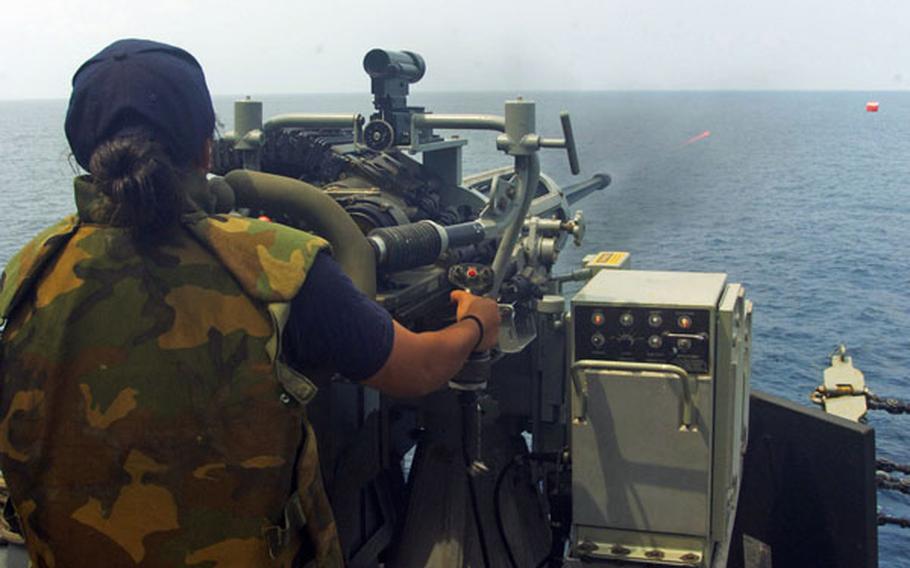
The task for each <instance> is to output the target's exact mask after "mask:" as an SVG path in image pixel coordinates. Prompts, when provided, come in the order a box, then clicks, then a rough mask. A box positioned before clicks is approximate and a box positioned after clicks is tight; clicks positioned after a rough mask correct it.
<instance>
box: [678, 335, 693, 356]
mask: <svg viewBox="0 0 910 568" xmlns="http://www.w3.org/2000/svg"><path fill="white" fill-rule="evenodd" d="M676 348H677V349H679V351H680V352H681V353H685V352H686V351H688V350H689V349H692V340H691V339H689V338H687V337H682V338H680V339H677V340H676Z"/></svg>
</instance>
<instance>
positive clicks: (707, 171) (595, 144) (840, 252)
mask: <svg viewBox="0 0 910 568" xmlns="http://www.w3.org/2000/svg"><path fill="white" fill-rule="evenodd" d="M516 94H517V93H429V94H428V93H419V92H418V93H415V94H414V95H413V96H412V97H411V101H410V102H411V104H415V105H425V106H427V107H428V108H430V109H432V110H435V111H437V112H446V113H449V112H474V113H501V111H502V103H503V101H504V100H505V99H507V98H510V97H511V96H513V95H516ZM522 94H523V95H524V96H525V98H526V99H533V100H536V101H537V103H538V108H537V110H538V114H537V117H538V118H537V124H538V130H539V131H540V132H541V133H542V134H545V135H551V136H552V135H559V134H560V130H559V121H558V111H559V110H562V109H566V110H569V111H571V113H572V119H573V124H574V127H575V134H576V139H577V144H578V149H579V155H580V159H581V164H582V169H583V173H584V174H585V175H590V174H592V173H595V172H607V173H609V174H610V175H611V176H612V177H613V184H612V185H611V186H610V187H609V188H607V189H606V190H604V191H602V192H599V193H597V194H594V195H592V196H590V197H589V198H587V199H586V200H585V201H583V202H581V203H580V204H579V207H580V208H582V209H583V210H584V212H585V215H586V219H587V221H588V228H587V236H586V239H585V244H584V245H583V247H581V248H580V249H575V248H573V247H571V246H570V247H568V248H567V249H566V250H564V251H563V254H562V256H561V259H560V269H561V270H563V269H564V270H568V269H570V268H574V267H576V266H577V265H578V263H579V262H580V260H581V257H582V256H583V255H584V254H587V253H591V252H595V251H598V250H626V251H629V252H631V253H632V262H633V267H635V268H639V269H667V270H693V271H719V272H726V273H727V274H729V276H730V280H731V281H737V282H742V283H743V284H744V285H745V286H746V289H747V294H748V296H749V297H750V298H751V299H752V300H753V302H754V303H755V315H754V340H753V343H754V352H753V358H752V367H753V374H752V380H753V385H754V387H756V388H758V389H761V390H765V391H768V392H773V393H775V394H778V395H781V396H784V397H787V398H790V399H792V400H796V401H800V402H802V403H805V404H809V403H808V395H809V393H810V392H811V391H812V390H813V388H814V387H815V386H816V385H818V384H819V383H820V382H821V373H822V370H823V369H824V368H825V367H826V366H827V363H828V354H829V353H830V352H831V351H832V349H833V348H834V347H835V346H836V345H837V344H838V343H841V342H843V343H845V344H846V345H847V346H848V348H849V350H850V352H851V354H852V355H853V357H854V362H855V364H856V366H857V367H859V368H860V369H861V370H862V371H863V372H864V373H865V374H866V379H867V382H868V383H869V384H870V386H871V388H872V389H873V390H874V391H875V392H876V393H878V394H886V395H889V396H897V397H904V398H910V383H908V379H910V335H908V330H910V309H908V302H910V262H908V254H907V251H906V247H907V246H908V242H910V93H875V94H871V93H808V92H807V93H803V92H800V93H768V92H761V93H750V92H718V93H710V92H707V93H688V92H687V93H648V92H628V93H573V92H548V93H522ZM258 98H260V100H263V101H264V103H265V116H266V117H268V116H271V115H274V114H279V113H283V112H291V111H306V112H361V113H364V114H367V113H369V111H370V110H371V107H370V97H369V95H368V94H363V95H333V96H326V95H320V96H263V97H258ZM869 98H875V99H876V100H879V101H880V102H881V111H880V112H879V113H877V114H872V113H866V112H865V110H864V104H865V102H866V101H867V100H868V99H869ZM232 100H233V97H219V98H217V99H216V107H217V110H218V114H219V119H220V121H221V122H222V123H223V124H222V128H223V129H224V130H229V129H230V128H231V126H232V124H231V123H232V116H231V112H232V111H231V101H232ZM64 112H65V101H28V102H19V101H17V102H4V101H0V133H2V137H0V212H2V213H0V215H2V219H3V230H2V232H0V264H5V263H6V262H7V261H8V260H9V258H10V256H11V255H12V254H14V253H15V251H16V250H17V249H18V248H19V247H21V246H22V245H23V244H24V243H25V242H26V241H27V240H28V239H29V238H30V237H31V236H33V235H34V234H35V233H36V232H37V231H38V230H39V229H41V228H42V227H44V226H46V225H48V224H49V223H51V222H53V221H54V220H56V219H58V218H59V217H61V216H62V215H64V214H66V213H69V212H70V211H72V209H73V206H72V197H71V187H72V185H71V178H72V175H73V171H74V170H73V166H72V165H71V163H70V160H69V159H68V148H67V145H66V140H65V138H64V136H63V128H62V124H63V116H64ZM706 131H709V132H710V136H707V137H704V138H703V139H701V140H699V141H696V142H692V143H688V144H687V143H686V141H687V140H689V139H690V138H691V137H693V136H696V135H699V134H701V133H703V132H706ZM461 134H462V135H463V136H464V137H466V138H468V139H469V140H470V144H469V145H468V147H467V149H466V151H465V173H466V174H467V173H473V172H476V171H480V170H484V169H488V168H490V167H495V166H498V165H504V164H507V163H509V162H508V160H507V159H506V157H505V156H503V155H501V154H499V153H498V152H496V150H495V140H494V136H493V135H492V134H489V133H479V134H478V133H461ZM541 160H542V164H543V171H544V172H546V173H548V174H550V175H552V176H553V177H554V178H555V179H557V180H558V181H561V182H570V181H572V179H571V176H570V175H569V172H568V165H567V161H566V158H565V154H564V152H561V151H555V150H549V151H544V152H543V153H542V156H541ZM870 423H871V424H872V425H874V426H875V428H876V436H877V444H878V452H879V455H881V456H883V457H887V458H890V459H892V460H895V461H898V462H903V463H907V462H910V444H908V440H910V434H908V432H910V428H908V426H910V417H908V418H903V417H900V416H898V417H892V416H890V415H886V414H880V413H874V414H872V415H871V419H870ZM908 503H910V501H908V498H907V497H906V496H903V495H895V494H890V493H880V494H879V506H880V507H881V509H882V510H883V511H886V512H889V513H891V514H897V515H901V516H905V517H910V506H908ZM908 539H910V531H902V530H901V529H898V528H891V527H884V528H882V529H881V530H880V556H881V566H893V567H896V566H900V565H904V564H902V562H904V560H903V558H902V557H903V556H904V553H905V551H906V550H907V543H908Z"/></svg>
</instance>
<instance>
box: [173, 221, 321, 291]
mask: <svg viewBox="0 0 910 568" xmlns="http://www.w3.org/2000/svg"><path fill="white" fill-rule="evenodd" d="M184 225H185V226H186V227H187V229H188V230H189V231H190V233H191V234H192V235H193V237H195V238H196V239H197V240H198V241H199V242H200V243H201V244H202V245H203V246H204V247H206V248H207V249H208V250H209V251H211V252H212V254H214V255H215V256H216V257H217V258H218V260H220V261H221V263H222V264H223V265H224V266H225V268H227V269H228V271H230V272H231V274H232V275H233V276H234V278H236V279H237V281H238V282H239V283H240V285H241V287H242V288H243V290H244V292H246V293H247V294H248V295H249V296H250V297H252V298H254V299H257V300H259V301H262V302H266V303H272V302H289V301H291V299H292V298H293V297H294V296H295V295H297V292H298V291H299V290H300V287H301V286H302V285H303V282H304V281H305V280H306V275H307V272H308V271H309V269H310V267H311V266H312V265H313V261H314V260H315V259H316V255H317V254H318V253H319V252H320V251H322V250H330V247H329V243H328V242H327V241H326V240H325V239H322V238H320V237H317V236H315V235H311V234H310V233H306V232H304V231H299V230H297V229H293V228H291V227H288V226H285V225H281V224H279V223H270V222H267V221H260V220H258V219H250V218H247V217H239V216H233V215H216V216H210V217H206V216H193V217H191V218H187V219H185V220H184Z"/></svg>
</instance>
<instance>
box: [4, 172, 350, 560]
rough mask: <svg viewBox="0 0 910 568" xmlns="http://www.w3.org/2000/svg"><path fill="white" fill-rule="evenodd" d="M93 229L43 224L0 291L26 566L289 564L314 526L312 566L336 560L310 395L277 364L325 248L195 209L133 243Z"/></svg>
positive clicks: (266, 226) (8, 469)
mask: <svg viewBox="0 0 910 568" xmlns="http://www.w3.org/2000/svg"><path fill="white" fill-rule="evenodd" d="M80 183H82V184H83V186H85V185H86V184H85V182H80V181H78V180H77V203H78V202H79V200H78V196H79V193H80V185H79V184H80ZM81 190H82V191H83V192H85V191H90V190H91V188H90V186H89V187H88V188H86V187H82V188H81ZM91 220H94V219H93V218H92V217H91V215H86V214H85V212H83V210H82V207H80V215H79V217H76V216H74V217H71V218H68V219H66V220H64V221H62V222H61V223H59V224H58V225H55V226H54V227H51V228H50V229H48V230H46V231H45V232H44V233H42V234H41V235H39V236H38V237H37V238H35V239H34V240H33V241H32V242H31V243H29V244H28V245H27V246H26V247H25V248H24V249H23V250H22V251H21V252H20V253H19V254H18V255H17V256H16V257H14V259H13V260H12V261H11V262H10V264H9V265H8V266H7V269H6V271H5V272H4V275H3V280H2V282H0V318H2V319H3V320H5V321H6V326H5V329H4V330H3V345H2V347H3V352H2V363H0V379H2V383H0V386H2V392H0V417H2V418H0V468H2V471H3V474H4V475H5V476H6V479H7V481H8V484H9V487H10V490H11V494H12V498H13V502H14V504H15V509H16V512H17V514H18V516H19V520H20V523H21V526H22V528H23V531H24V533H25V537H26V544H27V546H28V551H29V555H30V556H31V560H32V563H33V565H34V566H36V567H49V568H53V567H72V566H92V567H101V566H105V567H120V566H144V567H145V566H147V567H168V568H171V567H176V566H198V567H205V568H218V567H235V566H236V567H272V566H291V565H293V562H294V558H295V555H296V554H297V552H298V550H299V549H300V547H301V543H302V539H301V538H300V536H301V534H300V532H299V531H306V533H307V534H308V535H309V539H310V541H311V542H312V545H313V548H314V549H315V555H316V559H315V564H316V565H317V566H327V567H335V566H341V565H342V564H343V560H342V553H341V549H340V546H339V543H338V537H337V533H336V530H335V522H334V518H333V517H332V513H331V509H330V507H329V504H328V500H327V498H326V495H325V491H324V489H323V487H322V481H321V479H320V475H319V467H318V458H317V453H316V440H315V437H314V435H313V432H312V428H311V427H310V425H309V423H308V421H307V420H306V417H305V414H304V404H305V403H306V402H308V401H309V399H310V398H312V396H313V394H315V388H314V387H313V386H312V384H311V383H309V382H308V381H307V380H306V379H305V378H303V377H302V376H300V375H297V374H296V373H294V372H293V371H292V370H291V369H290V368H288V367H287V366H285V365H284V364H282V363H281V354H280V352H279V351H280V345H281V342H280V333H281V326H282V325H283V323H284V321H285V320H286V314H287V310H288V302H289V301H290V300H291V298H292V297H293V296H294V295H295V294H296V293H297V291H298V290H299V289H300V287H301V285H302V284H303V282H304V280H305V278H306V273H307V271H308V269H309V268H310V266H311V265H312V262H313V260H314V258H315V256H316V254H317V253H318V251H320V250H321V249H323V248H325V247H326V246H327V245H326V242H325V241H323V240H322V239H319V238H318V237H314V236H311V235H308V234H306V233H303V232H300V231H296V230H293V229H290V228H287V227H283V226H281V225H276V224H271V223H265V222H261V221H256V220H252V219H246V218H240V217H207V216H205V215H203V214H197V215H192V216H187V217H186V218H185V219H184V222H183V223H182V224H181V225H180V226H179V227H174V228H173V229H172V230H169V231H168V232H167V233H166V234H165V235H164V236H163V238H162V239H160V240H156V241H155V244H153V245H137V244H136V243H135V242H134V240H133V239H132V238H131V237H130V234H129V230H128V229H125V228H121V227H118V226H115V225H113V226H112V225H107V224H100V223H93V222H89V221H91Z"/></svg>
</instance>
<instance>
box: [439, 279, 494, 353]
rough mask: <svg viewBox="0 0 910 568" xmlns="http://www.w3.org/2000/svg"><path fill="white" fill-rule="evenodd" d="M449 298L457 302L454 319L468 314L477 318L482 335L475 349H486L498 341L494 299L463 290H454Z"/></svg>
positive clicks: (459, 319) (460, 318)
mask: <svg viewBox="0 0 910 568" xmlns="http://www.w3.org/2000/svg"><path fill="white" fill-rule="evenodd" d="M450 298H451V299H452V301H453V302H455V303H457V304H458V307H457V309H456V310H455V319H456V321H461V320H463V319H465V318H466V317H468V316H471V318H472V319H473V318H477V321H478V322H479V323H480V326H479V327H481V328H482V336H481V337H480V341H479V342H478V344H477V347H476V348H475V351H488V350H489V349H492V348H493V347H494V346H495V345H496V343H497V342H498V341H499V322H500V319H499V306H498V305H497V304H496V302H495V301H494V300H491V299H490V298H485V297H482V296H475V295H473V294H471V293H469V292H465V291H464V290H455V291H453V292H452V294H451V296H450Z"/></svg>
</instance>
